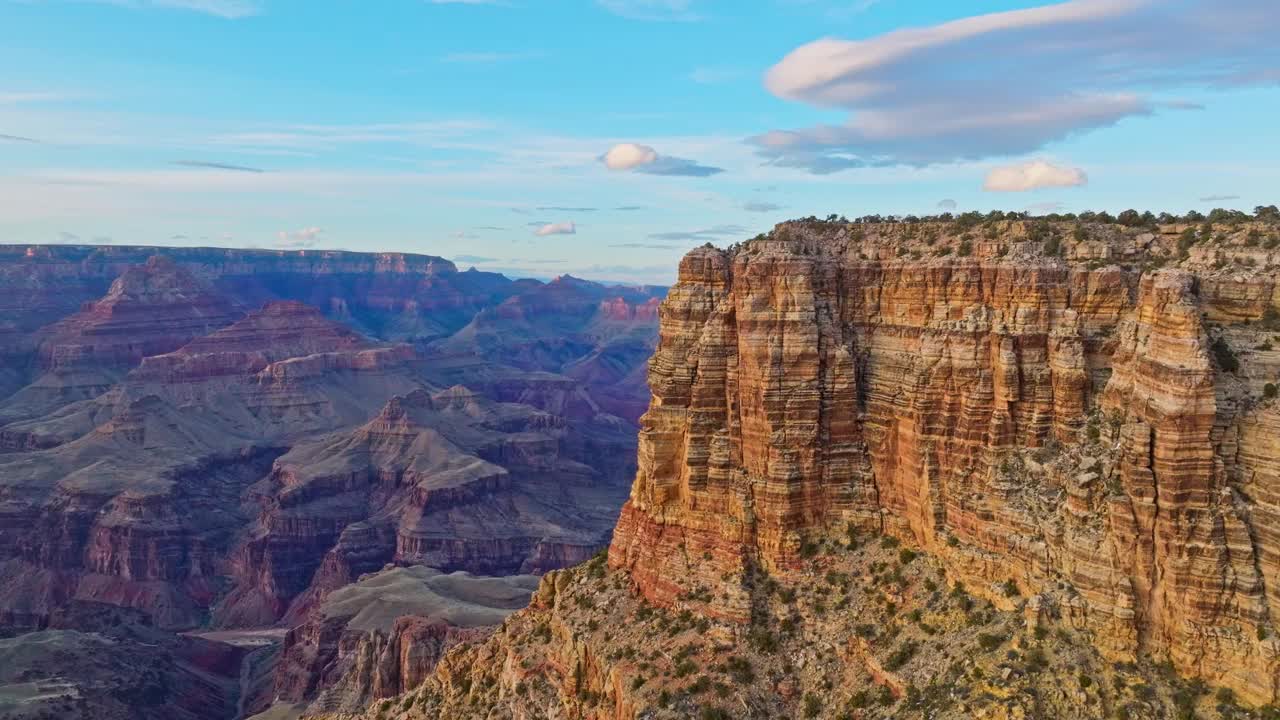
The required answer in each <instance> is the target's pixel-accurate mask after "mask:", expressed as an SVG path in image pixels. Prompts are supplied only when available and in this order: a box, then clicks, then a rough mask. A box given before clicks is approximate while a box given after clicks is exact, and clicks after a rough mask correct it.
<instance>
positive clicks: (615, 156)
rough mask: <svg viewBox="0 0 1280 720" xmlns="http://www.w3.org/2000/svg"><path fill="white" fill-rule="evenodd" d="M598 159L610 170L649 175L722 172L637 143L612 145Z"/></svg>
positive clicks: (692, 174) (703, 174) (688, 175)
mask: <svg viewBox="0 0 1280 720" xmlns="http://www.w3.org/2000/svg"><path fill="white" fill-rule="evenodd" d="M600 161H601V162H603V163H604V166H605V167H607V168H609V169H610V170H629V171H633V172H641V173H646V174H649V175H681V176H685V177H708V176H710V175H716V174H719V173H722V172H724V170H723V169H722V168H718V167H711V166H709V165H702V164H700V163H698V162H697V161H695V160H687V159H685V158H678V157H671V156H669V155H659V154H658V151H657V150H654V149H653V148H651V147H649V146H648V145H641V144H639V143H619V144H617V145H614V146H613V147H611V148H609V152H606V153H605V154H604V155H602V156H601V157H600Z"/></svg>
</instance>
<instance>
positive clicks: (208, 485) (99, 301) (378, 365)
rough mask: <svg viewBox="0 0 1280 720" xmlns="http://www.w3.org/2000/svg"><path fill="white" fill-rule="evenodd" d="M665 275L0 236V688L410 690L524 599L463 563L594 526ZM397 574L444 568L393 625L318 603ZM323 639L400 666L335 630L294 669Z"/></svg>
mask: <svg viewBox="0 0 1280 720" xmlns="http://www.w3.org/2000/svg"><path fill="white" fill-rule="evenodd" d="M663 292H664V289H663V288H657V287H625V286H609V285H601V284H598V283H593V282H588V281H583V280H579V279H577V278H573V277H568V276H565V277H561V278H556V279H555V280H552V281H549V282H541V281H536V280H519V281H513V280H510V279H508V278H506V277H504V276H501V275H497V274H494V273H482V272H478V271H475V270H470V271H459V270H458V269H457V267H456V266H454V265H453V264H452V263H451V262H449V261H447V260H444V259H442V258H438V257H431V256H419V255H404V254H363V253H346V252H329V251H296V252H283V251H280V252H275V251H248V250H245V251H241V250H220V249H209V248H194V249H186V248H142V247H122V246H110V247H81V246H58V247H52V246H48V247H46V246H33V247H17V246H3V247H0V316H3V317H4V318H5V326H4V330H3V332H0V357H2V358H4V371H3V373H0V637H8V638H10V639H9V640H6V641H5V642H7V643H9V645H8V646H7V650H6V657H7V658H9V660H10V661H11V662H10V663H9V670H10V675H12V676H13V677H11V678H10V677H6V678H4V679H2V680H3V681H2V682H0V705H3V706H4V707H6V708H8V709H7V710H6V712H10V711H11V712H13V713H16V716H21V717H32V718H36V717H69V716H77V717H78V716H85V717H90V716H92V717H116V716H119V717H127V716H130V715H128V712H129V706H130V703H134V702H136V703H139V706H140V707H142V706H146V707H151V705H148V703H153V704H154V707H155V710H156V712H159V713H163V712H164V704H165V703H166V702H171V701H172V698H171V697H169V696H168V695H166V694H165V693H164V692H160V691H158V690H157V691H155V692H151V691H150V690H147V689H146V687H150V686H149V685H147V683H151V684H155V683H158V684H159V686H160V687H165V688H173V689H176V688H181V687H188V686H189V687H192V688H194V687H195V686H196V685H198V686H199V687H200V688H202V689H201V690H200V691H199V693H203V695H201V694H198V693H197V692H196V691H195V690H194V689H193V690H191V692H192V693H193V695H192V696H191V699H190V703H191V706H190V707H189V708H187V709H186V710H184V712H189V713H190V715H189V716H190V717H193V718H229V717H241V716H245V715H246V714H248V713H249V712H250V711H256V710H261V709H266V708H268V707H270V706H271V705H272V704H273V700H274V699H276V698H277V697H278V698H279V699H280V700H281V702H282V703H284V704H289V703H301V704H305V703H307V702H311V701H313V700H315V699H316V698H317V696H319V695H320V694H321V692H322V691H324V690H326V688H328V686H329V685H330V684H332V683H338V682H339V681H342V682H345V683H347V684H348V685H350V686H351V687H353V688H360V689H358V690H357V689H353V690H351V691H349V692H347V693H346V696H349V699H348V700H346V701H345V702H346V703H347V705H348V706H350V705H351V704H352V703H361V704H362V703H364V702H366V701H368V700H371V699H373V698H377V697H383V696H386V695H390V694H396V693H398V692H401V691H402V690H404V689H407V687H408V686H407V685H404V684H403V683H407V682H409V681H411V680H414V679H417V678H420V677H421V676H422V675H423V674H424V673H425V672H426V671H427V670H429V669H430V668H431V667H433V665H434V662H435V658H436V657H438V655H439V654H440V653H441V652H442V650H443V648H444V647H447V646H448V645H449V644H451V643H453V642H454V641H455V640H456V638H458V637H465V636H468V634H471V635H474V634H476V633H482V632H484V630H485V628H488V627H490V626H491V625H494V624H497V622H499V621H500V620H501V618H502V617H504V616H505V615H506V614H509V613H510V612H511V611H513V610H515V609H517V608H518V607H521V606H523V605H524V604H526V603H527V600H528V596H529V592H530V590H531V589H532V586H531V585H529V581H528V580H522V581H521V582H523V583H524V584H523V585H520V584H517V585H514V586H512V587H511V588H508V589H507V590H506V591H505V594H502V595H501V597H500V598H496V599H495V598H494V597H493V594H494V589H493V588H491V587H490V586H489V583H490V582H491V581H490V580H488V579H486V578H484V577H480V576H504V577H511V578H528V577H529V575H528V574H529V573H543V572H546V571H548V570H552V569H556V568H560V567H566V566H569V565H573V564H576V563H579V562H581V561H583V560H585V559H587V558H589V557H591V556H592V555H593V554H594V553H595V552H597V551H598V550H599V549H600V548H602V547H604V546H605V545H606V544H607V542H608V539H609V537H610V536H611V532H612V528H613V525H614V522H615V520H616V517H617V512H618V509H619V508H620V507H621V505H622V503H623V501H624V500H625V499H626V488H627V486H628V484H629V482H630V480H631V478H632V476H633V474H634V462H635V443H636V427H637V426H636V423H637V420H638V417H639V415H640V413H641V412H642V411H643V406H644V398H645V396H646V394H647V391H646V390H645V386H644V362H645V359H646V358H647V357H648V355H649V354H650V353H651V351H652V346H653V343H654V342H655V340H656V324H657V314H656V308H657V302H658V301H659V300H660V299H661V297H662V295H663ZM397 569H402V570H404V571H405V572H411V573H425V572H430V573H441V574H443V575H442V576H443V578H444V579H442V580H433V581H432V582H431V583H429V584H430V585H432V586H435V585H439V586H440V587H435V588H434V589H433V590H432V591H431V592H429V593H427V592H423V593H418V595H417V596H415V597H417V598H418V599H417V600H416V601H414V602H406V603H405V604H403V605H402V606H400V607H399V609H400V610H401V611H402V612H400V613H398V614H400V615H405V616H407V617H405V618H404V621H403V622H401V623H396V622H392V621H388V622H386V623H382V624H379V625H377V627H373V626H370V627H363V626H361V627H360V628H359V630H358V631H357V629H356V628H350V629H348V630H344V629H343V628H345V621H338V620H334V619H332V618H329V617H328V616H326V615H325V612H326V610H325V608H330V607H332V605H330V604H326V603H327V600H328V598H329V596H330V595H331V594H333V593H335V592H340V591H341V590H342V589H344V588H348V587H352V588H359V587H361V586H360V580H361V578H363V577H377V576H379V574H380V573H382V572H384V571H385V572H391V573H394V572H396V571H397ZM455 573H463V575H455ZM466 573H475V574H476V577H475V578H474V579H472V578H471V576H469V575H466ZM395 577H397V578H399V579H400V580H403V579H404V578H403V577H400V576H395ZM394 587H397V588H401V589H403V587H405V584H404V583H403V582H401V583H398V584H396V585H394ZM513 588H514V589H513ZM356 597H357V598H358V599H359V598H363V602H365V603H368V604H370V605H376V604H378V603H380V602H382V599H381V598H382V596H381V595H379V594H378V593H375V592H368V593H361V594H357V595H356ZM441 597H444V598H449V599H450V600H449V603H450V604H453V605H457V604H462V605H466V603H474V604H475V605H476V607H477V608H489V611H488V612H486V613H482V614H480V615H479V616H476V615H475V613H471V614H466V613H464V614H463V616H462V617H461V618H460V619H459V618H458V617H455V615H456V613H454V612H441V611H440V609H439V607H438V606H440V604H441V601H440V599H439V598H441ZM352 602H353V601H348V603H347V606H350V605H351V603H352ZM357 604H358V603H357ZM348 615H349V616H350V617H356V616H358V615H359V612H358V611H350V612H349V613H348ZM102 617H106V618H109V620H103V621H100V622H99V621H98V620H95V621H94V622H89V621H85V622H80V621H79V620H77V619H76V618H102ZM344 617H346V616H344ZM476 617H479V618H480V620H483V622H480V620H477V619H476ZM392 620H394V618H392ZM103 623H105V627H106V628H109V630H110V632H105V631H104V630H103V629H102V627H100V626H101V625H102V624H103ZM384 625H385V627H384ZM308 628H313V629H314V631H310V630H308ZM293 630H296V634H285V635H283V636H281V635H280V634H279V633H284V632H285V631H289V632H292V631H293ZM104 633H105V634H104ZM113 633H114V634H113ZM319 636H324V637H326V638H328V637H332V638H334V639H335V641H336V639H337V638H340V637H341V638H345V639H344V640H343V642H345V643H347V644H349V645H352V644H353V647H354V645H359V643H360V642H361V641H362V640H361V639H362V638H363V641H364V642H368V643H377V642H382V643H386V642H390V643H391V644H392V645H393V646H395V648H397V650H395V651H391V650H388V649H387V648H386V647H385V646H380V649H379V650H377V652H383V653H385V652H396V653H401V652H402V654H403V656H404V657H403V658H402V662H400V663H397V664H395V667H394V668H393V669H390V670H387V671H386V673H385V677H383V678H382V679H381V680H378V681H377V682H375V683H372V684H368V683H366V684H363V685H362V683H364V681H363V680H361V679H360V675H361V673H362V672H363V671H364V670H365V669H367V668H369V667H372V665H369V664H368V663H365V664H361V663H359V662H354V661H351V660H350V658H348V657H347V655H346V654H343V653H345V652H346V650H347V649H350V648H347V647H346V645H343V653H337V650H338V648H337V646H336V645H335V646H334V647H333V648H328V646H327V645H326V648H327V649H326V650H325V651H324V653H330V651H333V652H334V653H337V654H336V655H333V657H331V658H330V659H329V660H326V661H323V662H322V661H312V662H301V663H299V662H292V664H291V659H292V658H295V657H296V656H297V654H298V652H299V651H297V650H296V647H297V645H296V644H294V643H293V642H292V640H293V638H295V637H296V638H302V637H319ZM366 636H368V637H366ZM278 637H283V638H284V640H283V642H282V643H274V642H260V641H263V640H264V639H274V638H278ZM226 638H232V639H233V640H232V641H229V642H223V641H222V639H226ZM242 641H243V642H242ZM264 644H265V645H267V646H269V647H262V645H264ZM122 647H128V648H131V649H130V651H129V652H130V656H129V658H128V659H127V660H126V659H119V660H115V659H111V660H110V662H115V663H117V665H118V667H116V669H114V670H111V671H110V672H106V671H105V669H104V668H105V665H104V663H106V664H109V663H108V659H109V658H111V656H113V655H114V654H115V653H116V652H117V650H118V649H119V648H122ZM113 648H116V649H113ZM432 648H434V650H433V649H432ZM365 652H374V650H371V649H370V650H359V651H358V653H357V654H359V653H365ZM324 653H322V654H324ZM375 654H376V653H375ZM207 656H216V657H217V658H218V660H217V662H213V661H212V660H210V661H209V662H210V663H212V665H211V666H210V667H206V666H205V665H207V664H208V663H205V665H201V664H200V663H202V662H204V660H205V659H206V657H207ZM50 657H52V658H63V660H62V663H63V664H64V665H65V666H66V667H65V668H62V669H61V670H59V669H58V668H56V667H55V666H56V665H57V664H58V663H57V662H55V661H53V660H50ZM189 657H191V658H195V660H188V659H187V658H189ZM325 657H328V655H325ZM278 658H279V661H278ZM196 660H199V661H200V662H196ZM131 661H136V662H135V663H134V664H132V665H131V664H130V662H131ZM192 663H195V664H194V665H192ZM164 665H173V666H174V667H175V668H179V669H181V672H182V673H187V674H185V675H184V674H179V675H174V674H172V673H170V674H164V673H162V674H161V675H155V672H154V668H157V667H160V666H164ZM277 665H279V667H277ZM351 667H355V668H356V671H355V676H354V677H352V678H348V679H346V680H343V678H344V677H345V673H347V671H348V669H350V668H351ZM87 668H98V670H92V671H91V670H88V669H87ZM183 668H190V672H187V670H185V669H183ZM211 668H212V669H211ZM299 668H301V669H299ZM335 668H338V669H335ZM290 673H292V677H293V678H294V679H293V680H290V681H286V680H284V679H281V680H279V681H277V680H276V679H275V678H276V677H277V676H279V677H280V678H284V677H286V676H289V675H290ZM308 673H313V675H308ZM135 676H136V677H139V678H140V679H139V680H138V682H139V683H141V684H142V685H144V686H146V687H143V689H142V690H139V691H138V692H140V693H142V695H138V696H136V697H135V696H128V697H126V695H127V691H126V689H123V688H126V686H127V683H128V682H131V681H130V680H129V679H130V678H133V677H135ZM111 677H117V678H118V682H117V681H115V680H109V679H110V678H111ZM322 681H323V682H322ZM24 683H25V684H24ZM32 683H35V684H32ZM121 683H124V685H121ZM116 686H119V687H116ZM104 693H105V695H104ZM332 694H333V693H331V695H332ZM144 695H145V697H146V702H143V701H142V700H139V699H138V698H141V697H143V696H144ZM106 696H110V697H115V698H117V699H118V700H119V702H116V703H115V704H110V703H106V701H105V700H102V698H103V697H106ZM10 698H12V699H13V704H12V707H10V706H9V705H4V703H6V702H8V700H9V699H10ZM129 698H133V699H132V700H130V699H129ZM165 698H169V699H168V700H166V699H165ZM201 698H203V699H201ZM113 702H114V701H113ZM184 707H185V706H184ZM148 712H149V711H148Z"/></svg>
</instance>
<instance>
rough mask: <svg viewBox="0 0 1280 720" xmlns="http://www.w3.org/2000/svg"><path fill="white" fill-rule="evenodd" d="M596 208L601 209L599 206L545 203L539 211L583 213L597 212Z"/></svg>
mask: <svg viewBox="0 0 1280 720" xmlns="http://www.w3.org/2000/svg"><path fill="white" fill-rule="evenodd" d="M596 210H599V208H593V207H564V206H563V205H543V206H542V207H540V208H538V211H539V212H570V213H581V212H595V211H596Z"/></svg>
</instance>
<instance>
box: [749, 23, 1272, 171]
mask: <svg viewBox="0 0 1280 720" xmlns="http://www.w3.org/2000/svg"><path fill="white" fill-rule="evenodd" d="M1277 24H1280V3H1276V2H1275V1H1274V0H1179V1H1178V2H1156V1H1155V0H1071V1H1070V2H1060V3H1057V4H1053V5H1045V6H1041V7H1035V8H1029V9H1024V10H1014V11H1008V12H997V13H991V14H987V15H977V16H972V17H966V18H962V19H959V20H954V21H951V22H946V23H942V24H939V25H933V26H928V27H914V28H903V29H899V30H895V31H892V32H889V33H885V34H883V35H878V36H874V37H871V38H868V39H865V40H857V41H850V40H840V39H834V38H826V39H822V40H817V41H814V42H811V43H808V44H806V45H803V46H800V47H798V48H796V49H795V50H793V51H792V52H791V53H790V54H788V55H787V56H786V57H784V58H783V59H782V60H781V61H780V62H778V63H777V64H776V65H775V66H774V67H772V68H771V69H770V70H769V71H768V73H767V74H766V76H765V86H766V87H767V88H768V89H769V91H770V92H772V93H773V94H775V95H777V96H778V97H781V98H784V99H788V100H794V101H797V102H803V103H806V104H809V105H814V106H817V107H822V108H837V109H844V110H848V111H849V112H850V113H851V114H850V116H849V117H848V119H847V120H846V121H845V122H844V123H843V124H839V125H820V126H816V127H810V128H803V129H798V130H775V131H772V132H768V133H764V134H762V135H759V136H757V137H755V138H752V139H751V140H750V142H751V143H752V144H754V145H755V146H756V147H757V150H758V153H759V154H760V155H761V156H763V157H765V158H767V159H768V160H769V162H771V163H772V164H776V165H782V166H788V167H799V168H804V169H807V170H810V171H811V172H815V173H826V172H835V171H838V170H844V169H848V168H856V167H865V166H876V165H887V164H899V163H902V164H908V165H927V164H932V163H939V162H954V161H957V160H976V159H982V158H986V157H992V156H1001V155H1005V156H1007V155H1019V154H1025V153H1029V152H1033V151H1035V150H1037V149H1039V148H1041V147H1043V146H1044V145H1045V144H1046V143H1049V142H1052V141H1056V140H1062V139H1065V138H1068V137H1071V136H1072V135H1075V134H1078V133H1082V132H1088V131H1091V130H1096V129H1099V128H1104V127H1108V126H1110V125H1114V124H1115V123H1117V122H1119V121H1121V120H1123V119H1125V118H1130V117H1135V116H1142V115H1149V114H1152V113H1154V112H1156V111H1157V110H1165V111H1178V110H1186V109H1189V108H1188V106H1187V104H1186V103H1181V102H1178V101H1177V100H1160V99H1158V98H1154V97H1151V96H1150V93H1152V92H1159V91H1161V90H1169V89H1185V88H1188V87H1212V88H1231V87H1239V86H1244V85H1262V84H1267V83H1272V82H1274V80H1275V79H1274V78H1270V79H1268V77H1269V75H1268V73H1267V72H1266V69H1267V68H1274V67H1275V66H1276V65H1277V63H1280V45H1277V44H1276V43H1275V42H1274V40H1273V38H1272V37H1271V35H1272V32H1271V30H1270V29H1271V28H1274V27H1276V26H1277Z"/></svg>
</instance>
